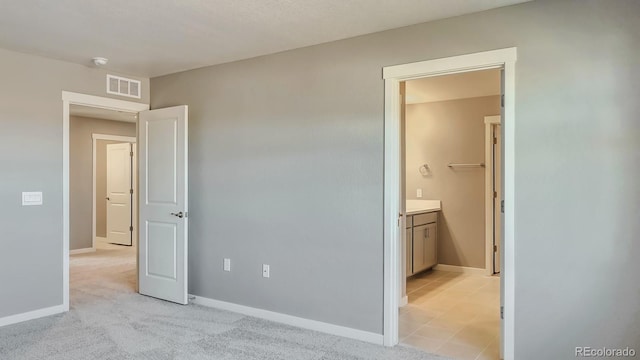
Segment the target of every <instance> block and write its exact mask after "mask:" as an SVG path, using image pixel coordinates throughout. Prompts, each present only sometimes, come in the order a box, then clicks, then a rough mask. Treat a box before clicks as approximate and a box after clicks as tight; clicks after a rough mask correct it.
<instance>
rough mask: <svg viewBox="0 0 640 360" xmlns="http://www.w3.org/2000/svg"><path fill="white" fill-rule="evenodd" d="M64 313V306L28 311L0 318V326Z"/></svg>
mask: <svg viewBox="0 0 640 360" xmlns="http://www.w3.org/2000/svg"><path fill="white" fill-rule="evenodd" d="M62 312H64V306H62V305H56V306H52V307H48V308H44V309H38V310H33V311H29V312H26V313H22V314H16V315H11V316H6V317H3V318H0V326H7V325H11V324H17V323H20V322H23V321H29V320H33V319H38V318H41V317H45V316H50V315H55V314H59V313H62Z"/></svg>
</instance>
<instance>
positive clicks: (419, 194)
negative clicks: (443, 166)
mask: <svg viewBox="0 0 640 360" xmlns="http://www.w3.org/2000/svg"><path fill="white" fill-rule="evenodd" d="M416 197H419V198H421V197H422V189H418V190H416Z"/></svg>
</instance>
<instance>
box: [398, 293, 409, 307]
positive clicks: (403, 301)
mask: <svg viewBox="0 0 640 360" xmlns="http://www.w3.org/2000/svg"><path fill="white" fill-rule="evenodd" d="M408 304H409V296H407V295H405V296H403V297H402V298H400V307H403V306H407V305H408Z"/></svg>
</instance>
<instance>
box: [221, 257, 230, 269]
mask: <svg viewBox="0 0 640 360" xmlns="http://www.w3.org/2000/svg"><path fill="white" fill-rule="evenodd" d="M223 263H224V265H223V268H224V271H231V259H224V261H223Z"/></svg>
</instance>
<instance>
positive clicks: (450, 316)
mask: <svg viewBox="0 0 640 360" xmlns="http://www.w3.org/2000/svg"><path fill="white" fill-rule="evenodd" d="M407 294H408V296H409V304H408V305H406V306H404V307H402V308H401V309H400V342H401V343H403V344H407V345H411V346H414V347H417V348H420V349H423V350H425V351H428V352H431V353H434V354H439V355H443V356H448V357H452V358H454V359H461V360H485V359H486V360H489V359H490V360H495V359H499V358H500V354H499V345H500V338H499V331H500V278H499V277H498V276H491V277H489V276H478V275H467V274H462V273H454V272H446V271H431V270H430V271H427V272H425V273H423V274H418V275H416V276H414V277H412V278H410V279H408V280H407Z"/></svg>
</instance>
